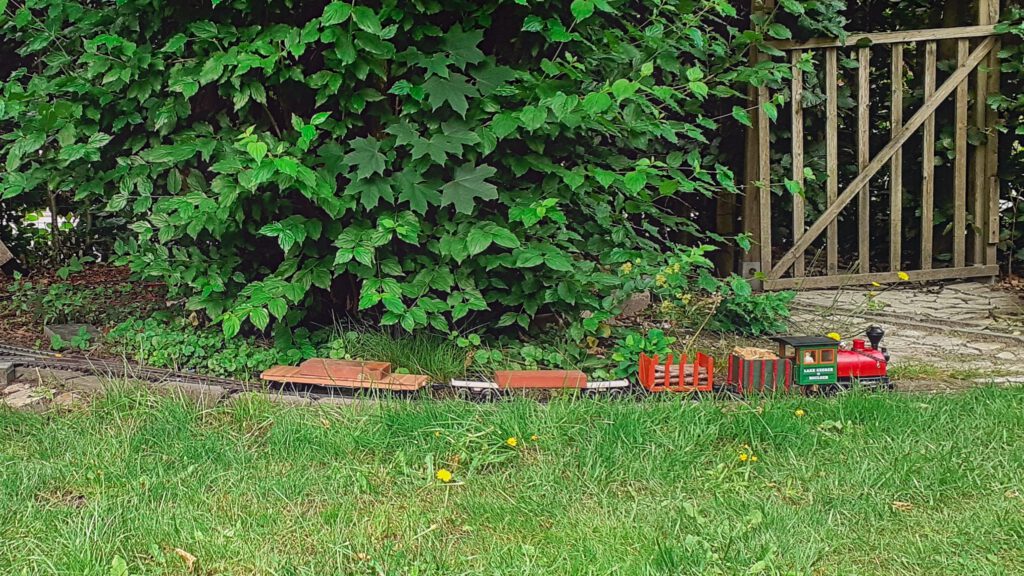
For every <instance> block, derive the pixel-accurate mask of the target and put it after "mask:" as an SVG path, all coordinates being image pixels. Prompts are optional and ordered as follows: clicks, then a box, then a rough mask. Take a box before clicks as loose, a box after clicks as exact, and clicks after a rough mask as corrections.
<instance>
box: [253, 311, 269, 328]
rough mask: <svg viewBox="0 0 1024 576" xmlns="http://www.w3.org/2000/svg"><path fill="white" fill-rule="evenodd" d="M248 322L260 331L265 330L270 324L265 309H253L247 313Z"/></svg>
mask: <svg viewBox="0 0 1024 576" xmlns="http://www.w3.org/2000/svg"><path fill="white" fill-rule="evenodd" d="M249 321H250V322H252V324H253V326H255V327H257V328H259V329H260V330H261V331H262V330H266V329H267V325H268V324H270V314H269V313H267V310H266V309H265V308H253V309H252V310H250V311H249Z"/></svg>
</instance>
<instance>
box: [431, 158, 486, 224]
mask: <svg viewBox="0 0 1024 576" xmlns="http://www.w3.org/2000/svg"><path fill="white" fill-rule="evenodd" d="M497 172H498V171H497V169H495V168H492V167H491V166H488V165H487V164H482V165H480V166H474V165H473V164H472V163H466V164H463V165H462V166H459V167H458V168H456V169H455V179H454V180H452V181H451V182H448V183H447V184H445V185H444V186H442V187H441V206H447V205H449V204H454V205H455V210H456V211H458V212H462V213H464V214H469V213H471V212H472V211H473V207H474V206H475V205H476V201H477V199H480V200H494V199H495V198H497V197H498V188H497V187H496V186H494V185H493V184H490V183H489V182H487V178H490V177H492V176H494V175H495V174H496V173H497Z"/></svg>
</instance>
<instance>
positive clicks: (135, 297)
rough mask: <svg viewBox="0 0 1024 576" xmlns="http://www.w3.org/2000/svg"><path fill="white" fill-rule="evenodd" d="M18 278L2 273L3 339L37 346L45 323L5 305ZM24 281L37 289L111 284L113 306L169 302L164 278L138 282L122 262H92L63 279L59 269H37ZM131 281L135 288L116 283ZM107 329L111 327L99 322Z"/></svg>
mask: <svg viewBox="0 0 1024 576" xmlns="http://www.w3.org/2000/svg"><path fill="white" fill-rule="evenodd" d="M15 281H16V280H15V279H14V278H12V277H9V276H7V275H5V274H3V273H0V342H3V343H5V344H10V345H16V346H25V347H29V348H34V347H38V346H45V343H44V342H42V340H43V326H42V325H41V323H38V322H36V321H35V319H34V318H32V317H30V316H29V315H26V314H16V313H15V311H13V310H10V309H9V308H8V307H6V306H4V304H5V303H6V301H8V300H10V297H11V296H10V290H9V288H10V287H11V285H12V284H13V283H14V282H15ZM21 281H22V282H31V283H32V285H33V290H39V291H45V290H46V289H47V288H48V287H50V286H51V285H54V284H62V283H63V284H70V285H71V286H73V287H75V288H76V289H82V290H88V289H93V288H110V290H109V291H108V292H106V293H105V295H104V297H105V298H108V300H107V301H106V302H105V303H104V305H105V306H106V307H108V308H110V309H117V310H126V309H138V310H145V309H152V308H160V307H163V306H164V305H165V304H166V297H165V296H166V292H167V291H166V286H165V285H164V284H163V283H161V282H134V281H132V280H131V272H130V271H129V270H128V269H127V268H125V267H121V266H113V265H110V264H92V265H89V266H87V267H86V268H85V269H84V270H82V271H81V272H77V273H74V274H71V275H70V276H68V278H67V279H62V278H60V277H59V276H58V275H57V271H56V269H45V270H37V271H33V272H32V273H30V274H28V275H26V276H23V277H22V278H21ZM123 285H131V287H132V289H131V290H127V291H121V290H117V289H116V287H119V286H123ZM97 328H99V329H101V330H102V331H104V332H106V331H107V330H106V329H108V328H109V327H105V326H97Z"/></svg>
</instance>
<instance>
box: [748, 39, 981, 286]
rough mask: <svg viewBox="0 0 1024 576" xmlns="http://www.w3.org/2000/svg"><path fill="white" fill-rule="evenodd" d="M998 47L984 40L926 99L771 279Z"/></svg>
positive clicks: (772, 275) (781, 261)
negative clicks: (994, 48)
mask: <svg viewBox="0 0 1024 576" xmlns="http://www.w3.org/2000/svg"><path fill="white" fill-rule="evenodd" d="M995 44H996V41H995V38H987V39H985V40H984V41H982V42H981V44H979V45H978V47H977V48H975V49H974V51H973V52H971V54H970V56H968V58H967V62H966V63H965V65H964V66H962V67H960V68H958V69H957V70H956V71H954V72H953V73H952V74H951V75H950V76H949V78H948V79H947V80H946V81H945V82H943V83H942V86H940V87H939V88H938V90H936V91H935V92H934V94H932V95H931V97H930V98H927V99H925V101H924V103H923V104H922V106H921V109H920V110H918V111H917V113H915V114H914V115H913V116H912V117H911V118H910V120H909V121H908V122H907V123H906V124H905V125H904V126H903V128H902V129H900V130H899V132H897V134H896V135H895V136H893V138H892V140H891V141H890V142H889V143H888V144H886V145H885V147H884V148H882V150H881V151H880V152H879V153H878V154H877V155H875V157H874V159H873V160H872V161H871V163H870V164H868V167H867V168H866V169H865V170H864V171H863V172H861V173H860V174H859V175H857V177H856V178H854V179H853V181H852V182H850V184H849V185H848V186H847V187H846V189H845V190H844V191H843V193H842V194H840V195H839V197H838V198H837V199H836V201H835V202H834V203H833V204H832V205H831V206H829V207H828V208H827V209H826V210H825V211H824V212H823V213H822V214H821V217H820V218H818V220H817V221H815V222H814V224H812V225H811V226H810V227H809V228H808V229H807V232H806V233H805V234H804V236H803V237H802V238H801V239H800V240H799V241H797V242H795V243H794V246H793V247H792V248H791V249H790V250H789V251H788V252H787V253H786V254H785V255H784V256H783V257H782V258H780V259H779V262H778V264H777V265H776V266H775V267H774V268H773V269H772V271H771V272H770V273H769V274H768V278H769V279H772V280H775V279H778V278H780V277H781V276H782V274H783V273H785V272H786V270H788V269H789V267H790V266H792V265H793V261H794V260H795V259H796V253H797V252H799V251H800V250H806V249H807V247H808V245H809V244H810V243H811V242H813V241H814V239H815V238H817V236H818V235H819V234H821V233H822V232H823V231H824V229H825V228H826V227H828V226H829V225H830V224H832V223H834V222H835V219H836V217H837V216H838V215H839V213H840V212H841V211H842V210H843V208H845V207H846V206H847V205H848V204H849V203H850V201H851V200H852V199H853V197H854V196H855V195H856V194H857V190H859V189H860V188H861V187H863V186H864V185H865V184H866V183H867V182H868V181H869V180H870V179H871V178H872V177H874V175H875V174H876V173H878V171H879V170H880V169H881V168H882V166H884V165H885V164H886V163H887V162H889V160H890V159H892V156H893V154H895V153H896V151H897V150H898V149H899V148H900V147H901V146H903V145H904V144H906V142H907V141H908V140H909V139H910V137H911V136H912V135H913V133H914V132H915V131H917V129H919V128H920V127H921V126H923V125H924V124H925V121H926V120H927V119H928V118H931V117H933V116H934V114H935V110H936V109H937V108H938V107H939V106H940V105H941V104H942V103H943V101H945V100H946V98H948V97H949V96H950V95H951V94H952V93H953V91H954V90H956V87H957V85H958V84H960V82H963V80H964V78H966V77H968V76H969V75H970V74H971V72H972V71H973V70H974V68H975V67H976V66H977V65H978V64H979V63H980V62H981V61H982V60H983V59H984V58H985V57H986V56H988V55H989V53H990V52H991V51H992V48H993V46H995Z"/></svg>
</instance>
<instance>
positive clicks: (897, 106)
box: [889, 44, 903, 272]
mask: <svg viewBox="0 0 1024 576" xmlns="http://www.w3.org/2000/svg"><path fill="white" fill-rule="evenodd" d="M891 103H892V104H891V109H890V113H889V114H890V120H891V122H890V123H891V124H892V129H891V135H892V136H895V135H896V132H897V131H898V130H899V129H900V128H901V127H903V45H902V44H893V46H892V99H891ZM902 267H903V149H902V148H901V149H899V150H897V151H896V153H895V154H893V156H892V161H891V162H890V164H889V270H891V271H893V272H898V271H899V270H901V269H902Z"/></svg>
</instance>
